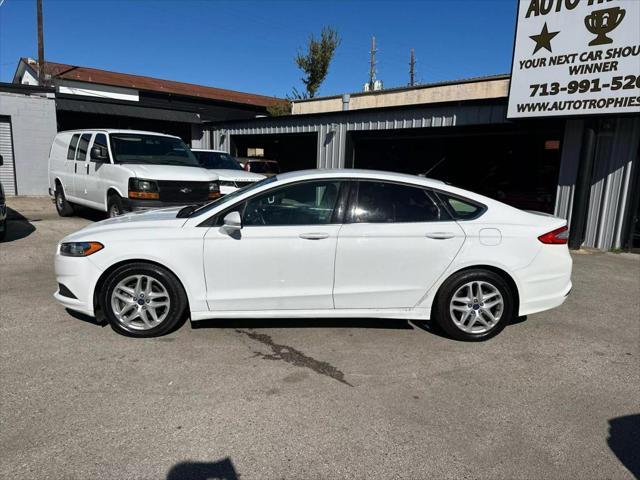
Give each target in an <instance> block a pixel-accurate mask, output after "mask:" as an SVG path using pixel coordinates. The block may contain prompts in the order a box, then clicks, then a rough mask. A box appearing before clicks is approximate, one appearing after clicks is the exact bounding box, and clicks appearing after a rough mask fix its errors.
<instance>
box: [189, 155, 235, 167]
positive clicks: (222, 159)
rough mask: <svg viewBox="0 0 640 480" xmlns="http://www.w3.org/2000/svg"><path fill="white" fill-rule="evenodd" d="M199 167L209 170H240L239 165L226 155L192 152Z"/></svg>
mask: <svg viewBox="0 0 640 480" xmlns="http://www.w3.org/2000/svg"><path fill="white" fill-rule="evenodd" d="M193 154H194V155H195V156H196V158H197V159H198V162H200V165H201V166H202V167H204V168H207V169H209V170H211V169H214V168H219V169H224V170H242V167H241V166H240V164H239V163H238V162H237V161H236V159H235V158H233V157H232V156H231V155H229V154H228V153H224V152H193Z"/></svg>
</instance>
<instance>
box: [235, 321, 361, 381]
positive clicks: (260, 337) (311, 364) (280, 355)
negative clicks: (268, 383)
mask: <svg viewBox="0 0 640 480" xmlns="http://www.w3.org/2000/svg"><path fill="white" fill-rule="evenodd" d="M236 332H238V333H241V334H243V335H246V336H247V337H249V338H250V339H252V340H255V341H256V342H260V343H262V344H263V345H266V346H267V347H269V348H270V349H271V353H261V352H255V351H254V353H255V354H256V356H258V357H260V358H262V359H264V360H282V361H284V362H287V363H289V364H291V365H295V366H296V367H304V368H308V369H310V370H313V371H314V372H316V373H318V374H320V375H325V376H327V377H330V378H333V379H334V380H337V381H338V382H340V383H344V384H345V385H348V386H350V387H353V385H351V384H350V383H349V382H347V381H346V380H345V379H344V373H342V372H341V371H340V370H338V369H337V368H336V367H334V366H333V365H331V364H330V363H328V362H321V361H320V360H316V359H315V358H313V357H309V356H308V355H305V354H304V353H302V352H301V351H299V350H296V349H295V348H293V347H289V346H288V345H280V344H278V343H275V342H274V341H273V339H272V338H271V337H270V336H269V335H266V334H264V333H256V332H250V331H247V330H238V329H237V330H236Z"/></svg>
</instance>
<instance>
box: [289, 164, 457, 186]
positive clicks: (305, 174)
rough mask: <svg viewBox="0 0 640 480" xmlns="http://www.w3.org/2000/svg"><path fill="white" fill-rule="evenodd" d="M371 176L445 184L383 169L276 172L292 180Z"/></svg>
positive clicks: (428, 183) (400, 180) (380, 178)
mask: <svg viewBox="0 0 640 480" xmlns="http://www.w3.org/2000/svg"><path fill="white" fill-rule="evenodd" d="M338 177H339V178H371V179H379V180H390V181H397V182H410V183H416V184H420V185H433V186H441V185H445V183H444V182H443V181H442V180H436V179H434V178H427V177H420V176H418V175H409V174H406V173H397V172H387V171H383V170H366V169H361V168H326V169H322V168H321V169H314V170H299V171H296V172H287V173H281V174H278V179H279V180H292V179H304V178H338Z"/></svg>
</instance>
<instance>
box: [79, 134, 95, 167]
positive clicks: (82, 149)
mask: <svg viewBox="0 0 640 480" xmlns="http://www.w3.org/2000/svg"><path fill="white" fill-rule="evenodd" d="M90 140H91V134H90V133H83V134H82V137H80V141H79V142H78V155H76V160H77V161H78V162H84V160H85V158H87V149H88V148H89V141H90Z"/></svg>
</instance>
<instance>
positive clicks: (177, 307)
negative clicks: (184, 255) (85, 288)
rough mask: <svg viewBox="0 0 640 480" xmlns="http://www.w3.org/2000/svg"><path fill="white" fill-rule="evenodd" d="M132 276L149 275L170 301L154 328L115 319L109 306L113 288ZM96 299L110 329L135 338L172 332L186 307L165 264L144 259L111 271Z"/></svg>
mask: <svg viewBox="0 0 640 480" xmlns="http://www.w3.org/2000/svg"><path fill="white" fill-rule="evenodd" d="M132 275H145V276H148V277H152V278H153V279H154V280H156V281H158V282H160V283H161V284H162V286H163V287H164V288H165V289H166V291H167V293H168V297H169V300H170V304H169V307H168V312H167V315H166V318H165V319H164V320H163V321H162V322H161V323H160V324H158V325H156V326H154V327H153V328H148V329H146V330H141V329H136V328H131V327H129V326H127V325H126V324H125V323H123V322H121V321H120V320H118V318H117V316H116V314H115V313H114V310H113V307H112V305H111V296H112V294H113V291H114V289H115V288H116V286H117V285H118V284H119V283H120V282H121V281H123V280H125V279H126V278H127V277H130V276H132ZM98 298H99V301H100V307H101V308H102V311H103V312H104V315H105V317H106V318H107V320H108V321H109V323H110V324H111V328H113V330H115V331H116V332H117V333H119V334H121V335H125V336H128V337H138V338H148V337H159V336H161V335H165V334H167V333H170V332H172V331H174V330H175V329H177V327H179V326H180V325H181V322H182V320H184V318H185V310H186V306H187V300H186V295H185V293H184V289H183V288H182V285H181V284H180V281H179V280H178V279H177V278H176V276H175V275H174V274H173V273H171V272H170V271H169V270H167V269H166V268H164V267H161V266H159V265H154V264H150V263H143V262H136V263H129V264H126V265H123V266H121V267H119V268H117V269H115V270H114V271H113V272H111V273H110V274H109V276H108V277H107V278H106V280H105V282H104V283H103V286H102V290H101V291H100V292H99V297H98ZM147 303H148V301H147ZM139 323H140V322H139Z"/></svg>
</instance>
